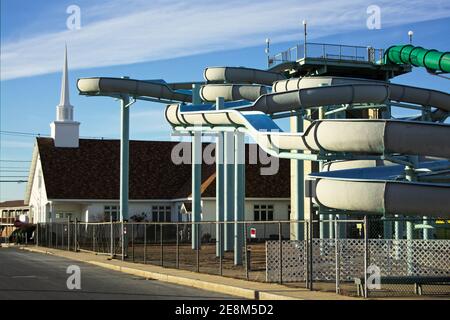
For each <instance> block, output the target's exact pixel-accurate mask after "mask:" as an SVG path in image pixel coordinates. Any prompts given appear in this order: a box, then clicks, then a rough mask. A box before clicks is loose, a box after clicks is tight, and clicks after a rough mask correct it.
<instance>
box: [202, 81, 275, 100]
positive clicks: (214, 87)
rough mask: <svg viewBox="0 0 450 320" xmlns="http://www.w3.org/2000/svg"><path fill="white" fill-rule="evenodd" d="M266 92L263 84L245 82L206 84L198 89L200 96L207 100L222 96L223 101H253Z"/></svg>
mask: <svg viewBox="0 0 450 320" xmlns="http://www.w3.org/2000/svg"><path fill="white" fill-rule="evenodd" d="M266 93H267V88H266V87H265V86H260V85H245V84H208V85H205V86H202V87H201V89H200V97H201V98H202V100H203V101H208V102H215V101H216V98H217V97H222V98H224V100H225V101H236V100H250V101H254V100H256V99H258V98H259V97H260V96H262V95H264V94H266Z"/></svg>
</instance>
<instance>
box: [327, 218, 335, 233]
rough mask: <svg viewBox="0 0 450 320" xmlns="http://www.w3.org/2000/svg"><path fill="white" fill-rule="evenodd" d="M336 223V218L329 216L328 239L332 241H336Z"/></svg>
mask: <svg viewBox="0 0 450 320" xmlns="http://www.w3.org/2000/svg"><path fill="white" fill-rule="evenodd" d="M334 224H335V221H334V216H333V215H332V214H329V215H328V237H329V238H330V239H334V230H335V227H334Z"/></svg>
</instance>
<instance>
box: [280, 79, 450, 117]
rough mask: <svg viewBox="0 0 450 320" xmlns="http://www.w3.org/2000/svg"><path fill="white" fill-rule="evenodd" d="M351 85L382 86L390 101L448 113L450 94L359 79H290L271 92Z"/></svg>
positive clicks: (283, 81) (449, 109) (281, 82)
mask: <svg viewBox="0 0 450 320" xmlns="http://www.w3.org/2000/svg"><path fill="white" fill-rule="evenodd" d="M351 84H366V85H377V86H380V85H384V86H386V87H387V88H388V89H389V93H388V98H389V100H391V101H397V102H404V103H413V104H418V105H424V106H428V107H435V108H438V109H439V110H441V111H443V114H445V115H447V113H449V112H450V94H448V93H446V92H442V91H438V90H432V89H424V88H419V87H413V86H407V85H401V84H395V83H390V82H384V81H376V80H366V79H360V78H344V77H324V76H319V77H306V78H291V79H287V80H280V81H277V82H275V83H274V84H273V92H275V93H283V92H289V91H293V90H302V89H303V90H304V89H310V88H317V87H319V86H342V85H351ZM367 102H370V101H367ZM447 116H448V115H447Z"/></svg>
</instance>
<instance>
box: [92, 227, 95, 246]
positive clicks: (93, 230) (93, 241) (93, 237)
mask: <svg viewBox="0 0 450 320" xmlns="http://www.w3.org/2000/svg"><path fill="white" fill-rule="evenodd" d="M92 251H93V252H95V224H93V225H92Z"/></svg>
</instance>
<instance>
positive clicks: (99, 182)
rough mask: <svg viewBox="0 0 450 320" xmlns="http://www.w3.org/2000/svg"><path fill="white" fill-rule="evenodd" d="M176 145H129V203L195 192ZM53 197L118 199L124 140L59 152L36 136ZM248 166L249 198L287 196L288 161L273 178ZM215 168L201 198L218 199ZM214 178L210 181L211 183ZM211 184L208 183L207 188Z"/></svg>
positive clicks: (205, 169)
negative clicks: (175, 154) (174, 151)
mask: <svg viewBox="0 0 450 320" xmlns="http://www.w3.org/2000/svg"><path fill="white" fill-rule="evenodd" d="M177 143H178V142H166V141H130V199H133V200H148V199H178V198H186V197H188V196H189V195H190V194H191V166H190V165H186V164H182V165H176V164H174V163H173V162H172V161H171V153H172V148H173V147H174V146H175V145H176V144H177ZM37 145H38V148H39V155H40V158H41V163H42V170H43V175H44V181H45V187H46V191H47V197H48V198H49V199H119V181H120V141H119V140H91V139H80V146H79V148H55V146H54V143H53V139H51V138H37ZM259 167H260V166H259V165H247V166H246V170H247V171H246V173H247V175H246V176H247V179H246V180H247V183H246V188H247V189H246V190H247V192H246V194H247V197H257V198H258V197H285V198H288V197H289V190H290V189H289V187H290V185H289V174H290V171H289V161H286V160H281V162H280V172H279V173H278V174H277V175H275V176H260V175H259ZM214 172H215V165H206V164H203V166H202V182H203V184H205V183H206V186H207V187H206V190H205V191H204V194H203V196H207V197H214V196H215V183H214V181H208V178H210V177H211V176H212V175H213V174H214ZM209 180H211V179H209ZM208 184H209V185H208Z"/></svg>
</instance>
